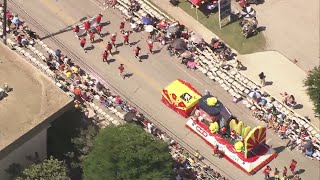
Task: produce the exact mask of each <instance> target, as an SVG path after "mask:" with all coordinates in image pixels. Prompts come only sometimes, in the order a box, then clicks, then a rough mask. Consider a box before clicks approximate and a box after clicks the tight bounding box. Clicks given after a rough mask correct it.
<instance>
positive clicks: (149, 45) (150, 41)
mask: <svg viewBox="0 0 320 180" xmlns="http://www.w3.org/2000/svg"><path fill="white" fill-rule="evenodd" d="M147 43H148V49H149V51H150V53H151V54H153V51H152V48H153V41H152V40H150V39H149V40H147Z"/></svg>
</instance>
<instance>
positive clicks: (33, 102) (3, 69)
mask: <svg viewBox="0 0 320 180" xmlns="http://www.w3.org/2000/svg"><path fill="white" fill-rule="evenodd" d="M4 83H8V85H9V87H11V88H13V90H12V91H11V92H9V93H8V96H7V97H5V98H4V99H2V100H0V159H1V154H3V151H5V148H6V147H8V146H9V145H10V144H12V145H13V144H16V143H13V142H16V141H17V140H18V139H20V140H21V139H24V140H22V141H25V138H24V137H25V136H24V135H25V134H32V133H28V132H29V131H30V130H34V129H37V128H35V127H39V128H42V127H43V124H46V123H48V122H50V121H51V120H54V119H55V118H56V117H58V116H59V115H61V114H62V113H63V112H64V111H65V110H67V108H68V107H70V106H71V105H72V103H71V102H72V99H71V98H70V97H69V96H68V95H66V94H65V93H64V92H63V91H62V90H60V89H59V88H58V87H56V86H55V85H54V83H53V82H52V81H51V80H50V79H49V78H48V77H46V76H45V75H44V74H43V73H42V72H40V71H39V70H37V69H36V68H35V67H33V66H32V65H31V64H29V63H28V62H26V60H24V59H22V57H20V56H19V55H18V54H16V53H15V52H14V51H12V50H10V49H9V48H8V47H6V46H4V45H3V44H2V43H0V86H3V84H4ZM62 111H63V112H62ZM32 132H33V131H32ZM6 149H10V148H6Z"/></svg>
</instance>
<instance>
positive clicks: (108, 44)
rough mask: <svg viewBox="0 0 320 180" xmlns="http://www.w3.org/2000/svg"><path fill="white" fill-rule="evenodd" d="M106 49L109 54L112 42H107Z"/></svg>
mask: <svg viewBox="0 0 320 180" xmlns="http://www.w3.org/2000/svg"><path fill="white" fill-rule="evenodd" d="M106 50H107V51H108V52H109V53H110V55H111V50H112V44H111V43H110V42H108V43H107V46H106Z"/></svg>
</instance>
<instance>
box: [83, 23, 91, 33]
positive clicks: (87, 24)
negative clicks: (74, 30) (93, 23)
mask: <svg viewBox="0 0 320 180" xmlns="http://www.w3.org/2000/svg"><path fill="white" fill-rule="evenodd" d="M83 26H84V30H85V31H86V32H88V31H89V29H90V22H89V21H85V22H84V23H83Z"/></svg>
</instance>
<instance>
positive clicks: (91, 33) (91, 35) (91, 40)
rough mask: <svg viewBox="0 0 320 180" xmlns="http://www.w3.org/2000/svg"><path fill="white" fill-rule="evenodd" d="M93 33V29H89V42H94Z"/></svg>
mask: <svg viewBox="0 0 320 180" xmlns="http://www.w3.org/2000/svg"><path fill="white" fill-rule="evenodd" d="M94 35H95V33H94V31H90V33H89V38H90V42H91V43H93V42H94Z"/></svg>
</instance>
